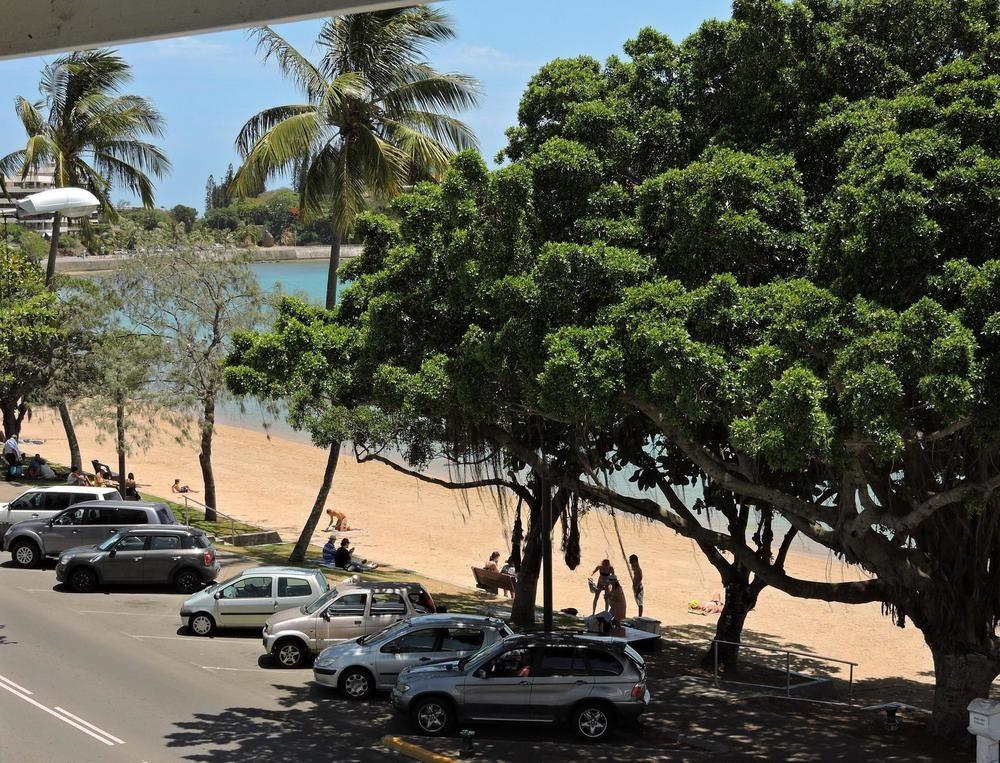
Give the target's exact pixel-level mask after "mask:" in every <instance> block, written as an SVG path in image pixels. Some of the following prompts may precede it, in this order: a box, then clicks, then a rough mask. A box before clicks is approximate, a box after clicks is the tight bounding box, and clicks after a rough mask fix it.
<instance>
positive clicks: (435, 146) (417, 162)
mask: <svg viewBox="0 0 1000 763" xmlns="http://www.w3.org/2000/svg"><path fill="white" fill-rule="evenodd" d="M383 126H384V129H385V130H386V132H387V137H388V138H389V140H390V141H391V142H392V143H393V144H395V145H397V146H399V148H400V149H401V150H402V151H404V152H406V154H407V155H408V163H409V164H411V165H413V166H414V167H415V168H418V169H425V170H426V172H427V174H428V175H430V177H432V178H434V179H435V180H439V179H440V178H441V176H442V175H444V172H445V170H446V169H447V168H448V162H449V160H450V159H451V157H452V155H453V153H452V152H451V151H450V150H448V148H447V147H446V146H444V145H443V144H442V143H441V141H439V140H437V139H436V138H434V137H432V136H430V135H428V134H427V133H425V132H422V131H421V130H418V129H415V128H414V127H412V126H410V125H407V124H403V123H402V122H393V121H386V122H384V123H383Z"/></svg>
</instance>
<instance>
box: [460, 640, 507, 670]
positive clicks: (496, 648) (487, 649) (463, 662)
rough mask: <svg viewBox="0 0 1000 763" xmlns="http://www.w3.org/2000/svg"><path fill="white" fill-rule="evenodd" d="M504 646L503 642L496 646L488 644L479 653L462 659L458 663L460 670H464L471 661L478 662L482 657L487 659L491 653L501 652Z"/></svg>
mask: <svg viewBox="0 0 1000 763" xmlns="http://www.w3.org/2000/svg"><path fill="white" fill-rule="evenodd" d="M502 646H503V641H497V642H496V643H495V644H488V645H486V646H484V647H481V648H480V649H479V651H478V652H475V653H474V654H470V655H468V656H466V657H462V658H461V659H460V660H459V661H458V669H459V670H464V669H465V666H466V665H468V664H469V661H470V660H478V659H479V658H480V657H485V656H486V655H487V654H488V653H490V652H497V651H500V648H501V647H502Z"/></svg>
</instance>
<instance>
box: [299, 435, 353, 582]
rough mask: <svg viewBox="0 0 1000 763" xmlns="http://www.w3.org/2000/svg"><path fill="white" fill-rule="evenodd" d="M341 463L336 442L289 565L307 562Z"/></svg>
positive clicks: (338, 444) (327, 460) (338, 445)
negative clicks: (307, 555)
mask: <svg viewBox="0 0 1000 763" xmlns="http://www.w3.org/2000/svg"><path fill="white" fill-rule="evenodd" d="M339 461H340V443H339V442H335V443H334V444H333V445H331V446H330V452H329V454H328V455H327V458H326V469H325V470H324V471H323V483H322V484H321V485H320V486H319V493H318V494H317V495H316V501H315V502H314V503H313V507H312V511H311V512H309V519H307V520H306V525H305V527H303V528H302V532H301V533H300V534H299V539H298V541H296V543H295V548H293V549H292V553H291V554H290V555H289V557H288V563H289V564H302V563H303V562H304V561H305V560H306V550H307V549H308V548H309V541H311V540H312V536H313V533H314V532H316V525H318V524H319V520H320V518H321V517H322V516H323V509H324V508H325V507H326V498H327V496H328V495H330V487H331V486H332V485H333V475H334V474H336V472H337V463H338V462H339Z"/></svg>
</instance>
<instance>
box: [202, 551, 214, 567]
mask: <svg viewBox="0 0 1000 763" xmlns="http://www.w3.org/2000/svg"><path fill="white" fill-rule="evenodd" d="M201 561H202V564H204V565H205V566H206V567H211V566H212V562H214V561H215V554H214V553H212V552H211V551H206V552H205V555H204V556H203V557H202V558H201Z"/></svg>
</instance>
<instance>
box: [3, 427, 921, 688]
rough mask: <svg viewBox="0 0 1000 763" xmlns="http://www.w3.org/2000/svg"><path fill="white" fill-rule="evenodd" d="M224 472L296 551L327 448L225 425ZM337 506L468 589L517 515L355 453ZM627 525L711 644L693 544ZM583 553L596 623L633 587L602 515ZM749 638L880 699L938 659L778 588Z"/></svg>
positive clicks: (166, 459) (85, 437) (656, 599)
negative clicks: (820, 661) (603, 608)
mask: <svg viewBox="0 0 1000 763" xmlns="http://www.w3.org/2000/svg"><path fill="white" fill-rule="evenodd" d="M78 436H79V438H80V444H81V448H82V452H83V458H84V463H85V464H86V465H87V468H89V463H90V460H91V459H93V458H99V459H100V460H102V461H104V462H105V463H110V464H114V463H116V461H115V455H114V450H113V446H112V445H111V443H110V442H109V441H105V442H104V443H98V442H97V437H96V431H95V429H94V428H93V427H92V426H89V425H87V424H85V423H81V424H80V425H79V426H78ZM22 438H30V439H39V440H43V441H44V444H42V445H33V444H29V445H26V446H25V448H24V449H25V451H26V452H28V453H34V452H40V453H41V454H42V455H43V456H44V457H46V458H49V459H51V460H54V461H57V462H59V463H66V462H67V460H68V458H69V456H68V449H67V446H66V437H65V433H64V432H63V429H62V426H61V424H60V422H59V419H58V416H56V415H55V414H54V413H53V412H50V411H45V410H36V411H35V412H34V415H33V416H32V418H31V420H30V421H28V422H26V423H25V426H24V428H23V431H22ZM214 463H215V471H216V480H217V485H218V495H219V509H220V511H223V512H225V513H227V514H231V515H234V516H235V517H237V518H239V519H242V520H246V521H249V522H253V523H257V524H260V525H262V526H265V527H267V528H270V529H275V530H277V531H279V532H280V533H281V535H282V537H283V538H284V539H285V540H287V541H294V540H295V538H296V537H297V535H298V530H299V529H300V528H301V525H302V523H303V521H304V520H305V517H306V516H307V514H308V511H309V508H310V507H311V506H312V502H313V500H314V497H315V492H316V489H317V486H318V484H319V480H320V477H321V474H322V471H323V466H324V464H325V453H324V452H323V451H322V450H320V449H318V448H314V447H311V446H310V445H308V444H303V443H300V442H293V441H290V440H285V439H280V438H277V437H273V436H272V437H270V438H268V436H267V435H265V434H264V433H263V432H257V431H252V430H249V429H243V428H239V427H231V426H219V427H218V428H217V432H216V437H215V447H214ZM279 464H280V467H279ZM128 470H129V471H132V472H134V473H135V475H136V478H137V480H138V481H139V483H140V485H141V486H143V487H141V489H142V490H144V491H147V492H151V493H157V494H160V495H164V496H168V495H170V483H171V482H172V481H173V479H174V478H175V477H179V478H180V479H181V480H182V482H185V483H188V484H190V485H191V486H192V487H194V488H198V489H199V490H200V487H201V486H200V479H201V474H200V470H199V468H198V457H197V449H196V447H195V446H194V445H193V444H179V443H178V442H177V441H176V439H175V438H174V436H173V435H172V434H171V433H166V432H165V433H163V434H162V435H161V436H160V437H159V440H158V442H156V444H155V446H154V447H153V448H151V449H150V450H149V451H148V452H145V453H137V454H135V455H134V456H133V457H131V459H130V460H129V463H128ZM200 495H201V493H200V492H199V493H198V494H195V495H194V497H195V498H198V497H199V496H200ZM328 505H330V506H332V507H334V508H337V509H339V510H341V511H344V512H346V513H347V515H348V517H349V522H350V523H351V524H352V525H353V526H355V527H358V528H363V529H364V533H362V534H358V535H355V536H354V538H353V540H354V543H355V545H356V548H357V553H358V555H360V556H364V557H368V558H371V559H377V560H379V561H382V562H387V563H389V564H392V565H395V566H398V567H403V568H410V569H417V570H420V571H421V572H422V573H424V574H426V575H428V576H431V577H434V578H437V579H440V580H443V581H447V582H449V583H452V584H456V585H462V586H469V587H471V586H472V584H473V581H472V573H471V571H470V567H472V566H474V565H476V566H481V565H482V564H483V563H484V562H485V561H486V559H487V558H488V557H489V555H490V552H491V551H493V550H499V551H500V552H501V554H503V555H504V556H506V553H507V549H509V543H510V529H511V528H510V526H511V522H512V517H511V516H510V515H509V513H505V512H504V511H503V510H502V509H500V508H499V507H498V506H497V504H496V502H495V499H494V498H493V497H492V496H491V495H489V494H486V493H475V492H473V493H459V492H455V491H449V490H446V489H444V488H440V487H437V486H433V485H428V484H425V483H421V482H419V481H417V480H414V479H412V478H410V477H407V476H406V475H402V474H399V473H397V472H395V471H393V470H392V469H390V468H389V467H386V466H384V465H381V464H376V463H366V464H358V463H356V462H355V460H354V458H353V454H351V453H349V452H347V451H346V450H345V452H344V454H343V457H342V458H341V461H340V468H339V470H338V472H337V476H336V480H335V483H334V487H333V492H332V495H331V498H330V502H329V504H328ZM324 520H325V517H324ZM617 523H618V528H619V530H620V532H621V537H622V541H623V544H624V547H625V550H626V552H627V553H636V554H638V555H639V557H640V559H641V562H642V566H643V569H644V572H645V577H646V586H645V588H646V614H647V615H649V616H651V617H655V618H657V619H659V620H661V621H662V623H663V627H664V629H665V631H666V632H667V633H668V634H669V635H671V636H672V637H678V638H687V639H692V640H701V641H704V642H705V643H707V640H708V639H709V638H710V637H711V634H712V632H713V630H714V624H715V623H714V620H715V618H714V616H708V617H700V616H697V615H692V614H689V613H688V611H687V604H688V602H689V601H690V600H692V599H705V598H708V597H709V596H710V595H711V594H712V593H714V592H716V591H719V590H720V589H721V584H720V582H719V578H718V574H717V573H716V571H715V569H714V568H713V567H711V565H710V564H709V563H708V562H707V561H706V560H705V558H704V557H703V556H702V554H701V552H700V551H699V550H698V549H697V547H696V546H695V545H694V544H693V543H691V542H690V541H688V540H686V539H684V538H681V537H679V536H677V535H675V534H674V533H672V532H670V531H668V530H666V529H665V528H664V527H662V526H660V525H656V524H652V523H649V522H646V521H642V520H636V519H633V518H630V517H621V516H620V517H618V518H617ZM323 526H325V521H324V523H322V524H321V527H323ZM324 537H325V536H323V535H322V534H317V536H316V538H315V540H316V541H318V542H320V543H322V541H323V539H324ZM556 542H557V543H558V541H556ZM581 550H582V557H583V562H582V563H581V565H580V566H579V567H578V568H577V569H576V570H569V569H567V567H566V566H565V564H564V563H563V561H562V557H561V555H557V556H556V558H555V559H554V563H553V569H554V596H555V604H556V607H557V608H563V607H576V608H577V609H579V610H581V612H582V611H586V612H588V613H589V611H590V606H591V600H592V596H591V594H590V593H589V592H588V589H587V577H588V576H589V574H590V571H591V570H592V569H593V568H594V567H595V566H596V565H597V564H598V563H599V562H600V560H601V559H602V558H604V557H608V558H610V559H611V561H612V564H613V565H614V566H615V567H616V569H617V571H618V574H619V575H621V576H623V577H627V573H626V571H625V568H626V566H627V565H626V562H625V560H624V559H623V558H622V552H621V550H620V548H619V543H618V538H617V535H616V533H615V528H614V524H613V520H612V518H611V517H610V515H608V514H606V513H604V512H592V513H590V514H588V515H587V516H585V517H583V518H582V521H581ZM787 567H788V570H789V572H790V573H791V574H794V575H798V576H804V577H808V578H811V579H815V580H827V581H837V580H847V579H857V578H858V576H859V575H860V574H861V573H860V571H859V570H856V569H854V568H850V567H846V566H844V565H842V564H841V563H840V562H838V561H837V560H836V559H834V558H833V557H832V556H829V557H822V556H817V555H815V554H811V553H804V552H803V551H802V550H801V549H799V550H797V551H793V552H792V553H791V554H790V555H789V561H788V564H787ZM540 599H541V591H539V601H540ZM629 599H630V600H629V610H628V613H629V614H630V615H631V614H635V605H634V602H633V601H631V595H630V596H629ZM744 639H745V641H747V642H749V641H753V642H758V643H764V644H769V645H781V646H783V647H784V648H788V649H793V650H797V651H802V652H808V653H811V654H816V655H823V656H828V657H835V658H838V659H843V660H851V661H854V662H857V663H859V667H858V668H857V669H856V670H855V677H856V679H858V680H860V681H862V682H868V681H873V680H875V679H878V680H877V685H878V687H879V694H880V696H889V697H891V696H892V694H893V693H894V692H895V691H899V692H901V693H902V692H904V691H906V692H911V691H912V690H913V689H914V688H915V687H914V685H913V684H912V683H909V682H917V683H919V684H929V683H930V682H931V681H932V662H931V656H930V652H929V651H928V650H927V648H926V646H925V645H924V643H923V639H922V637H921V635H920V633H919V631H917V630H916V629H915V628H913V627H912V626H908V627H907V628H905V629H900V628H896V627H895V626H893V625H892V623H891V621H890V620H889V619H888V618H887V617H885V616H884V615H883V614H882V613H881V608H880V606H879V605H878V604H870V605H855V606H849V605H845V604H828V603H825V602H819V601H808V600H798V599H793V598H792V597H790V596H788V595H786V594H783V593H781V592H779V591H776V590H774V589H771V588H768V589H766V590H765V591H764V592H763V593H762V595H761V598H760V602H759V604H758V606H757V608H756V610H755V611H753V612H752V613H751V614H750V616H749V618H748V620H747V631H746V633H745V636H744ZM845 672H846V671H845ZM872 685H874V684H872Z"/></svg>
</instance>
